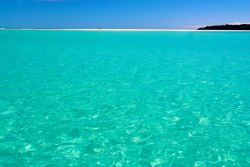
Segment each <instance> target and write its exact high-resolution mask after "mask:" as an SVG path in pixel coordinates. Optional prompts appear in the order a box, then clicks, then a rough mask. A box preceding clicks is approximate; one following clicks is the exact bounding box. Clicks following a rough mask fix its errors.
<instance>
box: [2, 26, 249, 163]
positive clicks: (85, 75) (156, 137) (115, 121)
mask: <svg viewBox="0 0 250 167" xmlns="http://www.w3.org/2000/svg"><path fill="white" fill-rule="evenodd" d="M249 155H250V33H249V32H96V31H93V32H92V31H87V32H84V31H38V30H37V31H16V30H2V31H0V166H15V167H16V166H17V167H18V166H20V167H23V166H39V167H40V166H44V167H54V166H55V167H64V166H65V167H66V166H86V167H95V166H116V167H121V166H135V167H137V166H141V167H144V166H145V167H147V166H153V167H154V166H164V167H168V166H169V167H182V166H183V167H184V166H187V167H189V166H195V167H203V166H218V167H222V166H224V167H231V166H238V167H244V166H249V165H250V156H249Z"/></svg>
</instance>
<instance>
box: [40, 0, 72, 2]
mask: <svg viewBox="0 0 250 167" xmlns="http://www.w3.org/2000/svg"><path fill="white" fill-rule="evenodd" d="M36 1H37V2H66V1H69V0H36Z"/></svg>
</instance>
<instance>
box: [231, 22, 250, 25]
mask: <svg viewBox="0 0 250 167" xmlns="http://www.w3.org/2000/svg"><path fill="white" fill-rule="evenodd" d="M227 24H229V25H240V24H250V22H231V23H227Z"/></svg>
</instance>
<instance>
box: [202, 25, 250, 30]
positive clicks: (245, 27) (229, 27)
mask: <svg viewBox="0 0 250 167" xmlns="http://www.w3.org/2000/svg"><path fill="white" fill-rule="evenodd" d="M198 30H250V24H237V25H233V24H225V25H212V26H206V27H200V28H198Z"/></svg>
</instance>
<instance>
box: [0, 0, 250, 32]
mask: <svg viewBox="0 0 250 167" xmlns="http://www.w3.org/2000/svg"><path fill="white" fill-rule="evenodd" d="M230 22H250V0H0V27H26V28H34V27H36V28H98V27H102V28H190V27H193V26H194V27H195V26H200V25H208V24H224V23H230Z"/></svg>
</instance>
